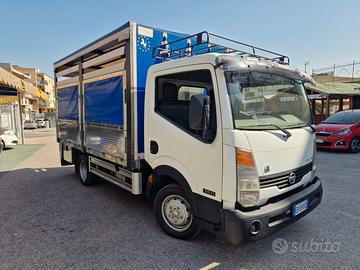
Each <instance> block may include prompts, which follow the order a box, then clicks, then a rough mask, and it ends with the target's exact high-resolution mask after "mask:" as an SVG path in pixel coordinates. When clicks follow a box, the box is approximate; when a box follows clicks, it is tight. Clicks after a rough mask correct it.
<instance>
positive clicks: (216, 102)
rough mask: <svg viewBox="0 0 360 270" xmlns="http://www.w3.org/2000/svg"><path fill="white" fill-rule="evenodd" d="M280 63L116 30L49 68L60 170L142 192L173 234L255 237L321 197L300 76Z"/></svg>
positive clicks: (198, 37) (235, 239)
mask: <svg viewBox="0 0 360 270" xmlns="http://www.w3.org/2000/svg"><path fill="white" fill-rule="evenodd" d="M210 38H215V39H217V40H219V39H220V40H223V41H225V42H224V44H228V43H231V42H232V43H233V45H236V46H240V47H243V49H236V48H235V47H233V46H228V45H226V46H225V45H220V44H219V43H217V42H216V43H215V42H212V41H210ZM244 48H245V49H246V48H247V49H249V48H250V49H251V51H250V52H246V51H245V50H244ZM258 52H260V53H263V54H265V56H264V55H262V56H260V55H259V54H258ZM288 63H289V58H288V57H287V56H284V55H281V54H278V53H274V52H271V51H269V50H264V49H261V48H258V47H255V46H253V45H248V44H246V43H242V42H238V41H234V40H231V39H229V38H224V37H221V36H219V35H216V34H212V33H209V32H201V33H198V34H195V35H191V36H188V35H185V34H182V33H176V32H172V31H166V30H162V29H157V28H152V27H148V26H144V25H139V24H137V23H135V22H128V23H126V24H125V25H123V26H122V27H120V28H118V29H116V30H115V31H113V32H111V33H109V34H108V35H106V36H104V37H102V38H100V39H98V40H96V41H94V42H92V43H90V44H89V45H88V46H86V47H83V48H81V49H79V50H78V51H76V52H74V53H72V54H70V55H69V56H67V57H65V58H63V59H61V60H59V61H57V62H56V63H55V64H54V72H55V82H56V94H57V106H58V119H57V140H58V142H59V149H60V159H61V163H62V165H71V164H74V165H75V172H76V173H77V174H78V176H79V178H80V180H81V182H82V183H83V184H84V185H86V186H87V185H91V184H94V183H95V182H96V179H97V177H101V178H103V179H105V180H107V181H110V182H112V183H114V184H115V185H117V186H120V187H122V188H124V189H126V190H128V191H130V192H131V193H133V194H136V195H140V194H143V195H144V196H146V198H147V199H149V201H150V202H152V203H153V205H154V211H155V216H156V218H157V221H158V223H159V225H160V226H161V227H162V229H163V230H164V231H165V232H166V233H167V234H169V235H171V236H173V237H177V238H182V239H187V238H191V237H193V236H195V235H196V234H197V233H198V232H199V231H200V230H207V231H210V232H213V233H215V234H217V235H218V236H219V237H221V238H223V239H224V240H226V241H227V242H230V243H233V244H238V243H243V242H245V241H250V240H256V239H259V238H262V237H264V236H266V235H268V234H270V233H272V232H273V231H275V230H277V229H279V228H281V227H283V226H285V225H287V224H290V223H292V222H294V221H296V220H297V219H299V218H301V217H303V216H304V215H306V214H308V213H309V212H311V211H312V210H313V209H315V208H316V206H317V205H318V204H319V203H320V201H321V198H322V186H321V182H320V179H319V178H318V177H317V176H316V165H315V159H314V156H315V153H316V152H315V150H316V149H315V143H314V142H315V133H314V129H313V127H312V126H311V124H312V122H311V121H312V119H311V115H310V108H309V103H308V100H307V97H306V93H305V90H304V87H303V82H312V79H311V78H310V77H309V76H307V75H306V74H302V73H301V72H299V71H296V70H295V69H292V68H290V67H289V66H288Z"/></svg>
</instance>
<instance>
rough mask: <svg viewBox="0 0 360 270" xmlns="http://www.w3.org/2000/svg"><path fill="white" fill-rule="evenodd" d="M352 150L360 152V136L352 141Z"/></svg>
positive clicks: (352, 151)
mask: <svg viewBox="0 0 360 270" xmlns="http://www.w3.org/2000/svg"><path fill="white" fill-rule="evenodd" d="M350 152H351V153H359V152H360V138H357V137H355V138H354V139H352V140H351V142H350Z"/></svg>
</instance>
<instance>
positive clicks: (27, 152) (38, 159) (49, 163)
mask: <svg viewBox="0 0 360 270" xmlns="http://www.w3.org/2000/svg"><path fill="white" fill-rule="evenodd" d="M59 166H60V162H59V159H58V144H57V143H56V138H55V129H53V128H52V129H39V130H34V131H28V130H26V131H25V145H21V144H20V145H18V146H16V147H15V148H14V149H7V150H5V151H4V152H3V153H2V154H1V155H0V177H1V176H3V175H4V174H5V173H8V172H11V171H13V170H17V169H24V168H30V169H37V168H54V167H59Z"/></svg>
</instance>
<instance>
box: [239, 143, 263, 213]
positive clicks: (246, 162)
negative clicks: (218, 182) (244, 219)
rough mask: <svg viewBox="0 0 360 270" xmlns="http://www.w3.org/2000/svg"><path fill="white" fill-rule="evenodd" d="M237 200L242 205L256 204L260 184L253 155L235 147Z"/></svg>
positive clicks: (250, 205)
mask: <svg viewBox="0 0 360 270" xmlns="http://www.w3.org/2000/svg"><path fill="white" fill-rule="evenodd" d="M236 177H237V201H238V202H239V203H240V204H241V205H242V206H243V207H252V206H256V205H257V204H258V201H259V193H260V185H259V175H258V173H257V169H256V164H255V160H254V157H253V155H252V153H251V152H248V151H245V150H241V149H236Z"/></svg>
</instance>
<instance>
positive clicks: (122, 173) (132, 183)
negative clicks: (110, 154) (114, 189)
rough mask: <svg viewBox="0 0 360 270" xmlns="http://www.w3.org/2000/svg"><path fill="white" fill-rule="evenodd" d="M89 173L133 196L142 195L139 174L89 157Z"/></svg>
mask: <svg viewBox="0 0 360 270" xmlns="http://www.w3.org/2000/svg"><path fill="white" fill-rule="evenodd" d="M89 171H90V172H91V173H93V174H95V175H97V176H100V177H101V178H103V179H105V180H107V181H109V182H111V183H113V184H115V185H117V186H119V187H122V188H123V189H126V190H127V191H130V192H131V193H133V194H141V193H142V180H141V173H138V172H131V171H128V170H125V169H122V168H119V167H118V166H116V165H114V164H112V163H110V162H106V161H104V160H101V159H98V158H95V157H89Z"/></svg>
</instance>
